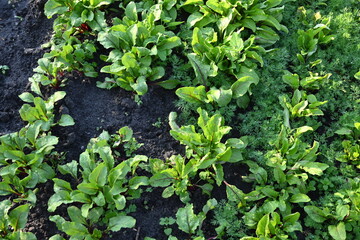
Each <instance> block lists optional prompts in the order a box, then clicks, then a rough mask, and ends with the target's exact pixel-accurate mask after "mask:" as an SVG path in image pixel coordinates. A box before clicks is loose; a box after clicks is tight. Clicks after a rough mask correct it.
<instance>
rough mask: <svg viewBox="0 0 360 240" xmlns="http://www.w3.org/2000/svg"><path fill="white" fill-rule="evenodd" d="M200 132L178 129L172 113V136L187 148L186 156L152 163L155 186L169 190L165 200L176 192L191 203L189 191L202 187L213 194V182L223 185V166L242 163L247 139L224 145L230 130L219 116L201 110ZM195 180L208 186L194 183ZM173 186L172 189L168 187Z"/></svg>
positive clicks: (152, 182) (228, 142) (153, 184)
mask: <svg viewBox="0 0 360 240" xmlns="http://www.w3.org/2000/svg"><path fill="white" fill-rule="evenodd" d="M198 113H199V115H200V116H199V118H198V127H199V128H200V129H201V130H200V131H199V132H197V130H196V127H195V126H194V125H189V126H182V127H179V126H178V125H177V124H176V123H175V119H176V113H174V112H173V113H171V114H170V116H169V122H170V126H171V128H172V130H171V131H170V134H171V135H172V136H173V137H174V138H175V139H176V140H178V141H180V143H181V144H184V145H186V154H185V156H186V157H182V156H172V157H171V158H170V159H168V160H167V161H166V162H165V163H161V162H159V161H155V160H153V161H154V163H153V164H151V165H150V166H151V169H152V172H153V174H154V175H153V177H151V178H150V184H151V185H152V186H161V187H167V188H166V189H165V190H164V192H163V197H170V196H172V195H173V194H174V193H176V194H177V195H179V196H180V199H181V200H182V201H183V202H188V201H189V193H188V191H187V190H188V188H192V187H200V188H202V189H203V191H204V192H205V193H208V194H209V193H210V192H211V189H212V184H213V183H214V181H215V182H216V184H217V185H220V184H221V183H222V181H223V179H224V172H223V167H222V164H224V163H225V162H229V163H234V162H239V161H241V160H242V154H241V152H242V150H243V149H244V148H245V147H246V139H245V138H241V139H237V138H230V139H228V140H227V141H226V142H225V143H222V142H221V140H222V138H223V137H224V135H226V134H227V133H228V132H229V131H230V129H231V128H230V127H228V126H223V121H224V120H223V118H222V117H221V115H220V114H215V115H213V116H211V117H209V116H208V113H207V112H206V111H205V110H203V109H201V108H199V109H198ZM196 178H200V179H199V180H200V181H205V184H203V185H201V184H197V183H195V182H194V180H195V179H196ZM169 185H170V186H169Z"/></svg>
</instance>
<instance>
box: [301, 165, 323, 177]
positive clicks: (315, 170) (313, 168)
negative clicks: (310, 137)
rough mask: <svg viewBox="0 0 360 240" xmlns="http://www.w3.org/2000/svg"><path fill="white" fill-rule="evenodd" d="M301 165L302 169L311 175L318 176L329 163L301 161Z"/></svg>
mask: <svg viewBox="0 0 360 240" xmlns="http://www.w3.org/2000/svg"><path fill="white" fill-rule="evenodd" d="M301 166H302V168H303V169H304V171H306V172H308V173H310V174H312V175H318V176H321V175H322V174H323V171H324V170H325V169H327V168H328V167H329V165H327V164H325V163H319V162H307V163H301Z"/></svg>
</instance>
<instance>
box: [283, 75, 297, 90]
mask: <svg viewBox="0 0 360 240" xmlns="http://www.w3.org/2000/svg"><path fill="white" fill-rule="evenodd" d="M282 80H283V81H284V82H285V83H286V84H288V85H290V87H292V88H293V89H298V88H299V86H300V80H299V75H297V74H291V73H290V72H289V73H288V74H286V75H284V76H283V77H282Z"/></svg>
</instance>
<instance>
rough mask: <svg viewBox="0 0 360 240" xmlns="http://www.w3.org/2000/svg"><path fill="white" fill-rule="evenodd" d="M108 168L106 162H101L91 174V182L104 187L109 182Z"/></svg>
mask: <svg viewBox="0 0 360 240" xmlns="http://www.w3.org/2000/svg"><path fill="white" fill-rule="evenodd" d="M107 175H108V168H107V166H106V163H104V162H103V163H100V164H99V165H98V166H97V167H96V168H95V169H94V170H93V171H92V172H91V173H90V175H89V181H90V183H93V184H96V185H97V186H99V187H103V186H104V185H105V184H106V182H107Z"/></svg>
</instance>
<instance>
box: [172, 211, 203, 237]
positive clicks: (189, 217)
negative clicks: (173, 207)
mask: <svg viewBox="0 0 360 240" xmlns="http://www.w3.org/2000/svg"><path fill="white" fill-rule="evenodd" d="M176 223H177V224H178V226H179V229H180V230H182V231H184V232H186V233H189V234H193V233H195V230H196V229H197V228H198V227H199V226H200V218H199V217H198V216H196V215H195V214H194V210H193V205H192V204H188V205H186V206H185V207H184V208H179V210H178V211H177V213H176Z"/></svg>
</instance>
